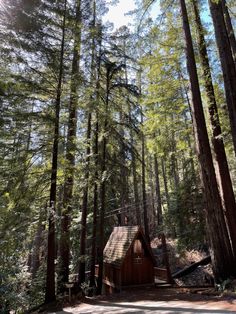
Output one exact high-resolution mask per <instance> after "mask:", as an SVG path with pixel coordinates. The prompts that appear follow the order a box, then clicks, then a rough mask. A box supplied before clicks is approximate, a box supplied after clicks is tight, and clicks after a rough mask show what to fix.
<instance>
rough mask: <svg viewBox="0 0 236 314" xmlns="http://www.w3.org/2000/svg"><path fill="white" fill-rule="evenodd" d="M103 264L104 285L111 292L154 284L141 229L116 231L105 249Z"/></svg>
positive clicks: (149, 259) (153, 263)
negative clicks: (127, 287)
mask: <svg viewBox="0 0 236 314" xmlns="http://www.w3.org/2000/svg"><path fill="white" fill-rule="evenodd" d="M103 261H104V266H103V283H104V285H105V287H106V290H108V291H110V292H112V291H114V290H118V291H119V290H121V288H122V287H125V286H134V285H144V284H153V283H154V266H155V258H154V256H153V254H152V251H151V248H150V246H149V244H148V243H147V241H146V239H145V236H144V234H143V231H142V229H141V227H138V226H124V227H115V228H114V230H113V232H112V233H111V235H110V238H109V240H108V242H107V244H106V246H105V249H104V252H103ZM107 288H108V289H107Z"/></svg>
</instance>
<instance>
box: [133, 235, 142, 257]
mask: <svg viewBox="0 0 236 314" xmlns="http://www.w3.org/2000/svg"><path fill="white" fill-rule="evenodd" d="M133 253H134V257H135V258H136V257H143V255H144V251H143V246H142V242H141V241H140V240H139V239H136V240H135V241H134V247H133Z"/></svg>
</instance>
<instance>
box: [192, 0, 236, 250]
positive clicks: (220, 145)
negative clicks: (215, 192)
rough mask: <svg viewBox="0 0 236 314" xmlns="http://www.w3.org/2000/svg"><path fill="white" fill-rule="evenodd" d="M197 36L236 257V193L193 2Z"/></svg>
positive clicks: (199, 21)
mask: <svg viewBox="0 0 236 314" xmlns="http://www.w3.org/2000/svg"><path fill="white" fill-rule="evenodd" d="M192 3H193V8H194V14H195V21H196V28H197V35H198V47H199V53H200V61H201V65H202V68H203V73H204V85H205V90H206V94H207V98H208V110H209V115H210V121H211V128H212V133H213V138H212V144H213V147H214V152H215V159H216V163H217V167H218V170H219V175H218V176H217V178H218V181H219V185H220V188H221V194H222V201H223V204H222V205H223V207H224V212H225V215H226V219H227V224H228V229H229V234H230V239H231V243H232V247H233V252H234V255H235V256H236V204H235V197H234V191H233V187H232V182H231V178H230V173H229V168H228V162H227V157H226V153H225V147H224V142H223V138H222V132H221V126H220V120H219V115H218V110H217V103H216V98H215V93H214V88H213V84H212V77H211V70H210V65H209V60H208V55H207V49H206V42H205V39H204V30H203V27H202V23H201V19H200V15H199V10H198V6H197V2H196V0H192Z"/></svg>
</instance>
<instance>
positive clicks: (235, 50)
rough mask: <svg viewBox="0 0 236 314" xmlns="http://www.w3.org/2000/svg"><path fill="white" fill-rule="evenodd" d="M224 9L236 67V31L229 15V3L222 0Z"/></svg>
mask: <svg viewBox="0 0 236 314" xmlns="http://www.w3.org/2000/svg"><path fill="white" fill-rule="evenodd" d="M222 8H223V12H224V18H225V24H226V28H227V32H228V36H229V41H230V46H231V50H232V54H233V59H234V64H235V67H236V39H235V34H234V29H233V25H232V22H231V18H230V15H229V10H228V6H227V3H226V1H225V0H222Z"/></svg>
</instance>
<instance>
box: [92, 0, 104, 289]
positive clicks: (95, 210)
mask: <svg viewBox="0 0 236 314" xmlns="http://www.w3.org/2000/svg"><path fill="white" fill-rule="evenodd" d="M93 10H94V12H93V14H94V15H93V17H94V20H93V26H94V29H95V26H96V0H94V1H93ZM98 36H99V35H98ZM98 44H99V54H98V58H97V66H96V70H97V71H96V72H97V75H96V91H95V99H96V108H95V110H96V124H95V131H94V156H95V157H94V158H95V160H94V167H95V173H94V190H93V229H92V244H91V261H90V278H89V285H90V287H95V263H96V243H97V241H96V238H97V213H98V136H99V123H98V118H99V117H98V106H99V89H100V62H101V46H102V42H101V36H100V37H98Z"/></svg>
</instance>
